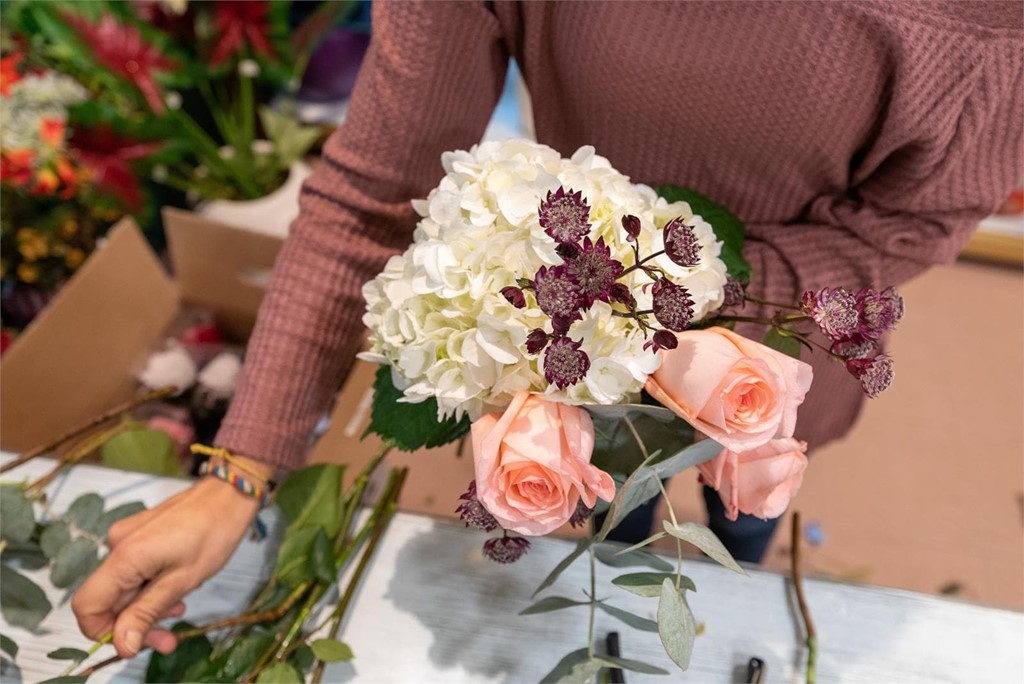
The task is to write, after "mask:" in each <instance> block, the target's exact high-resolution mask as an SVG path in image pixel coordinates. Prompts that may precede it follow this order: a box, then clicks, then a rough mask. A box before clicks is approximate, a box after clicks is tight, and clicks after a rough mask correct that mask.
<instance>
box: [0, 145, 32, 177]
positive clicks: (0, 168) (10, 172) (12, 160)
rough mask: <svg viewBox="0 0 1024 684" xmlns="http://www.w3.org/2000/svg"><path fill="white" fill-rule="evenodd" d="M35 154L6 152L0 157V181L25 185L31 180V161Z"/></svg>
mask: <svg viewBox="0 0 1024 684" xmlns="http://www.w3.org/2000/svg"><path fill="white" fill-rule="evenodd" d="M35 156H36V153H35V152H33V151H32V150H7V151H6V152H4V153H3V154H2V155H0V180H4V181H10V182H11V183H13V184H14V185H25V184H26V183H28V182H29V181H30V180H32V176H33V171H32V161H33V160H34V159H35Z"/></svg>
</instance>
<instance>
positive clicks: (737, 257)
mask: <svg viewBox="0 0 1024 684" xmlns="http://www.w3.org/2000/svg"><path fill="white" fill-rule="evenodd" d="M655 192H657V193H658V196H659V197H664V198H665V199H666V200H667V201H669V202H686V203H687V204H689V205H690V209H691V210H692V211H693V213H694V214H699V215H700V217H701V218H703V219H704V220H705V221H707V222H708V223H710V224H711V229H712V230H713V231H715V237H717V238H718V239H719V240H721V241H722V253H721V255H720V256H721V259H722V261H723V262H725V267H726V269H728V271H729V275H731V276H732V277H734V278H736V279H737V280H739V281H741V282H746V281H747V280H749V279H750V264H748V263H747V261H746V259H744V258H743V243H744V242H745V240H746V227H745V226H744V224H743V221H741V220H740V219H739V218H737V217H736V215H735V214H733V213H732V212H731V211H729V210H728V209H726V208H725V207H723V206H722V205H720V204H718V203H716V202H714V201H712V200H710V199H709V198H707V197H705V196H704V195H702V194H701V193H699V192H697V191H696V190H693V189H692V188H683V187H680V186H678V185H662V186H661V187H659V188H658V189H657V190H656V191H655Z"/></svg>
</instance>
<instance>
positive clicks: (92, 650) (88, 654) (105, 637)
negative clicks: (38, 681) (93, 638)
mask: <svg viewBox="0 0 1024 684" xmlns="http://www.w3.org/2000/svg"><path fill="white" fill-rule="evenodd" d="M113 638H114V633H113V632H107V633H106V634H104V635H103V636H102V637H100V638H99V640H98V641H97V642H96V643H94V644H93V645H92V646H90V647H89V650H88V651H86V656H85V658H83V660H86V659H88V658H89V657H91V656H94V655H96V651H98V650H100V648H102V647H103V646H105V645H107V644H109V643H110V642H111V641H112V640H113ZM80 662H82V661H77V662H74V663H71V664H70V665H68V667H67V669H66V670H64V671H63V672H61V673H60V675H59V676H61V677H67V676H68V675H70V674H71V673H72V672H74V671H75V668H76V667H78V663H80Z"/></svg>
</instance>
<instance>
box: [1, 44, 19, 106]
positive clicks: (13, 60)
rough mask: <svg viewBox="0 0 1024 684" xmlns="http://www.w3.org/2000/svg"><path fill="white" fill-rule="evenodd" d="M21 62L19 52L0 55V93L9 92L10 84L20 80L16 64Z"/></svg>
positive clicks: (5, 94)
mask: <svg viewBox="0 0 1024 684" xmlns="http://www.w3.org/2000/svg"><path fill="white" fill-rule="evenodd" d="M19 63H21V53H20V52H14V53H11V54H9V55H7V56H6V57H0V95H3V96H5V97H6V96H7V95H10V94H11V86H12V85H14V84H15V83H17V82H18V81H20V80H21V74H20V73H19V72H18V64H19Z"/></svg>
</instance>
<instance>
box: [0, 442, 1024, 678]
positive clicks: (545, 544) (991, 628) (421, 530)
mask: <svg viewBox="0 0 1024 684" xmlns="http://www.w3.org/2000/svg"><path fill="white" fill-rule="evenodd" d="M4 458H5V459H6V458H10V456H9V455H6V456H5V457H4ZM48 465H49V463H48V462H45V461H36V462H33V463H30V464H28V465H26V466H23V467H21V468H20V469H18V470H15V471H12V472H11V473H8V474H7V477H6V478H5V479H11V478H12V477H25V476H37V475H38V474H40V473H41V472H43V471H44V470H45V469H46V468H47V467H48ZM186 486H187V483H186V482H184V481H181V480H173V479H167V478H160V477H153V476H147V475H141V474H134V473H125V472H122V471H116V470H110V469H106V468H101V467H95V466H78V467H76V468H75V469H74V472H73V476H72V477H64V478H61V479H59V480H58V481H57V482H56V483H55V484H54V485H53V486H52V487H51V490H50V491H51V496H52V499H51V500H52V506H53V509H54V510H56V511H63V510H65V509H66V507H67V506H68V505H69V504H70V503H71V501H72V500H74V498H75V497H76V496H77V495H79V494H81V493H84V492H89V491H93V492H97V493H99V494H100V495H102V496H104V497H105V498H106V499H107V500H108V503H109V504H116V503H125V502H128V501H138V500H141V501H144V502H145V503H147V504H149V505H153V504H156V503H158V502H159V501H161V500H162V499H164V498H166V497H167V496H169V495H170V494H173V493H174V492H177V491H179V490H181V489H183V488H185V487H186ZM485 537H486V535H484V534H483V533H479V532H476V531H473V530H467V529H464V528H462V527H461V526H458V525H454V524H451V523H448V522H442V521H436V520H433V519H429V518H425V517H421V516H415V515H406V514H399V515H398V516H396V518H395V519H394V522H393V523H392V525H391V527H390V528H389V529H388V532H387V534H386V535H385V536H384V538H383V540H382V543H381V544H380V546H379V547H378V549H377V553H376V555H375V558H374V560H373V562H372V564H371V566H370V571H369V573H368V575H367V577H365V579H364V582H363V586H362V588H361V590H360V591H359V594H358V598H357V600H356V602H355V604H354V606H353V608H352V610H351V614H350V617H349V619H348V622H347V624H346V625H345V626H344V627H343V633H342V635H341V638H342V639H344V640H345V641H346V642H348V643H349V644H350V645H351V646H352V649H353V651H354V652H355V659H354V660H353V661H352V662H351V663H348V664H343V665H332V666H331V667H329V668H328V669H327V671H326V674H325V678H324V679H325V681H328V682H348V681H353V682H372V683H375V684H376V683H382V684H383V683H385V682H394V683H402V684H404V683H407V682H408V683H417V684H418V683H420V682H438V683H444V684H451V683H455V682H536V681H538V680H539V679H540V678H541V677H542V676H544V674H546V673H547V672H548V671H549V670H550V669H551V668H552V667H553V666H554V664H555V663H556V662H557V661H558V660H559V659H560V658H561V657H562V656H563V655H564V654H566V653H568V652H569V651H571V650H574V649H576V648H580V647H582V646H584V645H585V641H586V632H587V609H586V608H585V607H580V608H576V609H569V610H563V611H558V612H554V613H545V614H541V615H532V616H519V615H516V613H517V612H518V611H519V610H521V609H523V608H525V607H526V606H527V605H529V604H530V603H531V599H530V594H531V592H532V591H533V590H534V589H535V588H536V587H537V585H538V584H539V583H540V581H541V580H542V579H543V578H544V577H545V576H546V575H547V573H548V572H549V571H550V570H551V569H552V568H553V567H554V566H555V564H556V563H557V562H558V561H559V560H560V559H561V558H563V557H564V556H565V555H566V554H567V553H568V552H569V551H570V550H571V549H572V544H571V543H570V542H566V541H561V540H556V539H538V540H535V541H534V543H533V547H532V548H531V550H530V552H529V554H528V555H527V556H526V557H525V558H524V559H523V560H522V561H520V562H519V563H517V564H514V565H511V566H499V565H496V564H494V563H490V562H488V561H485V560H484V559H483V558H482V556H481V554H480V551H479V549H480V545H481V543H482V542H483V540H484V539H485ZM272 551H273V546H272V544H270V543H262V544H257V543H250V542H245V543H243V545H242V546H241V547H240V548H239V550H238V552H237V553H236V554H235V555H234V557H233V558H232V559H231V561H230V562H229V563H228V565H227V566H226V567H225V568H224V570H223V571H222V572H220V573H219V574H218V575H217V576H215V577H214V578H212V579H211V580H210V581H208V582H207V583H206V584H205V585H204V586H203V587H202V588H201V589H200V590H199V591H197V592H196V593H195V594H193V595H192V596H190V597H189V598H188V599H187V601H186V603H187V606H188V612H187V613H186V618H187V619H189V620H190V621H192V622H194V623H197V624H202V623H204V622H207V621H208V620H212V619H214V618H217V617H223V616H226V615H231V614H235V613H237V612H238V611H240V610H241V609H242V608H243V607H244V605H245V603H246V600H247V599H248V597H249V596H250V595H251V592H252V591H254V589H255V587H256V586H257V584H258V583H259V582H260V580H261V579H262V578H263V577H265V576H266V574H267V573H269V571H270V568H271V559H272V558H273V554H272ZM598 572H599V577H598V581H599V584H598V587H599V589H598V591H599V595H603V596H607V597H611V599H612V600H611V601H610V602H611V603H612V604H613V605H617V606H620V607H622V608H626V609H628V610H631V611H632V612H635V613H638V614H641V615H645V616H647V617H650V618H653V617H654V612H655V610H656V606H657V601H656V599H643V598H639V597H636V596H633V595H632V594H629V593H627V592H625V591H622V590H620V589H617V588H615V587H614V586H612V585H611V584H609V583H608V580H609V579H611V577H614V576H615V575H616V574H619V573H621V572H627V571H626V570H619V569H612V568H605V567H602V566H600V564H599V569H598ZM686 572H687V574H688V575H690V576H691V577H692V578H693V580H694V581H695V582H696V585H697V593H696V594H694V595H692V597H691V600H690V603H691V605H692V607H693V611H694V613H695V615H696V616H697V620H698V621H699V622H702V623H703V624H704V632H703V634H702V635H701V636H700V637H698V639H697V644H696V647H695V649H694V656H693V663H692V666H691V668H690V670H689V671H687V672H686V673H680V672H679V671H678V669H676V668H674V666H673V665H672V664H671V662H670V661H669V660H668V658H667V657H666V656H665V654H664V652H663V651H662V648H661V644H660V642H659V640H658V637H657V635H656V634H652V633H648V632H640V631H636V630H633V629H631V628H629V627H626V626H625V625H623V624H621V623H619V622H618V621H616V620H614V619H613V618H611V617H609V616H607V615H604V614H601V613H599V614H598V616H597V627H596V634H597V635H599V636H603V635H604V634H606V633H607V632H609V631H611V630H617V631H618V632H619V633H620V635H621V643H622V653H623V656H624V657H627V658H634V659H638V660H642V661H645V662H649V663H654V664H657V665H660V666H662V667H664V668H665V669H668V670H670V671H671V672H672V675H671V676H670V677H658V676H642V675H637V674H635V673H626V679H627V681H629V682H631V683H632V682H641V681H644V682H646V681H650V682H658V681H660V682H665V681H684V682H733V681H742V680H741V679H739V678H738V677H739V676H740V675H739V673H740V672H741V671H744V670H745V664H746V662H747V661H748V659H749V658H750V657H751V656H758V657H760V658H761V659H763V660H764V661H766V662H767V665H768V681H770V682H798V681H802V660H801V653H802V649H801V647H800V638H801V637H800V634H799V632H798V626H797V625H798V623H797V621H796V620H795V614H794V612H793V608H792V607H791V606H792V602H791V597H790V590H789V586H788V582H787V581H786V578H785V577H783V576H781V575H778V574H774V573H770V572H762V571H756V570H753V571H751V573H750V575H751V576H750V577H749V578H744V577H742V576H740V575H736V574H734V573H732V572H729V571H727V570H725V569H723V568H720V567H718V566H717V565H714V564H712V563H710V562H705V561H701V560H692V561H689V562H688V563H687V568H686ZM588 577H589V571H588V564H587V562H586V560H585V558H583V559H580V560H579V561H578V562H577V563H576V564H575V565H573V566H572V567H571V568H570V569H569V570H567V571H566V572H565V573H564V574H563V575H562V577H561V579H560V580H559V581H558V582H557V583H556V584H555V585H554V586H553V587H552V588H551V589H550V590H548V591H547V592H545V593H544V594H543V595H553V594H558V595H563V596H569V597H572V598H577V599H582V598H583V597H582V594H581V589H582V588H583V587H586V586H588V585H589V579H588ZM806 591H807V599H808V602H809V604H810V608H811V611H812V614H813V616H814V620H815V622H816V624H817V628H818V633H819V641H820V644H821V646H820V655H819V661H818V680H819V681H820V682H870V683H871V684H876V683H878V682H929V683H932V682H971V683H973V682H986V683H987V682H998V683H1001V682H1021V681H1024V615H1022V614H1020V613H1017V612H1013V611H1007V610H998V609H993V608H986V607H981V606H976V605H971V604H968V603H963V602H960V601H956V600H952V599H945V598H937V597H932V596H924V595H921V594H915V593H911V592H906V591H897V590H892V589H880V588H874V587H866V586H854V585H851V584H845V583H839V582H833V581H826V580H814V579H812V580H807V581H806ZM51 598H54V599H55V601H54V603H55V605H56V603H57V601H59V599H60V598H61V595H60V594H59V593H54V594H53V595H52V597H51ZM2 631H3V632H4V633H6V634H8V635H10V636H11V637H13V638H14V639H15V641H17V642H18V644H19V645H20V649H21V650H20V652H19V653H18V657H17V664H18V666H19V667H20V670H21V676H22V678H23V680H24V681H25V682H36V681H39V680H41V679H45V678H47V677H51V676H54V675H55V674H57V673H59V672H60V671H61V670H62V664H61V663H58V662H56V661H52V660H48V659H47V658H46V653H47V652H49V651H51V650H53V649H55V648H58V647H61V646H70V647H78V648H87V647H88V646H89V642H88V641H87V640H86V639H85V638H84V637H82V636H81V635H80V634H79V633H78V630H77V627H76V625H75V621H74V617H73V616H72V614H71V611H70V609H69V608H68V606H67V604H64V605H63V606H60V607H58V608H56V609H55V610H54V612H53V613H52V614H51V615H50V616H49V617H48V618H47V619H46V621H45V622H44V623H43V625H42V628H41V631H40V633H39V634H35V635H33V634H29V633H27V632H25V631H24V630H20V629H15V628H11V627H10V626H8V625H6V624H4V625H3V626H2ZM110 654H112V649H111V648H110V647H109V646H108V647H105V648H104V649H103V650H102V651H101V652H100V653H99V654H98V655H97V656H96V657H95V658H96V659H100V658H103V657H106V656H107V655H110ZM145 661H146V656H145V655H144V656H143V657H141V658H137V659H136V660H134V661H131V662H128V663H124V664H118V665H116V666H113V667H110V668H108V669H107V670H103V671H101V672H100V673H98V674H97V675H96V676H95V677H94V678H93V679H91V680H90V681H95V682H102V681H115V682H136V681H141V680H142V674H143V672H144V670H145ZM92 662H95V660H93V661H92ZM11 680H12V678H7V677H5V681H11Z"/></svg>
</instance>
